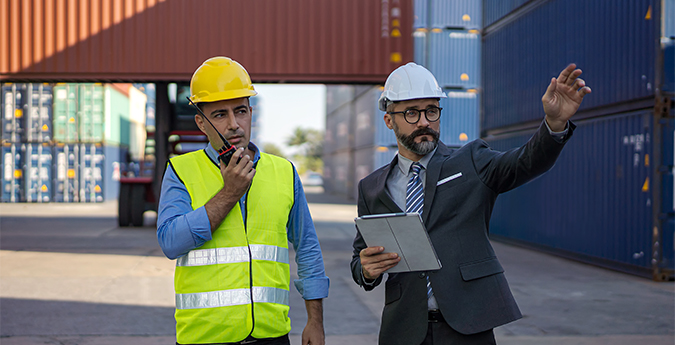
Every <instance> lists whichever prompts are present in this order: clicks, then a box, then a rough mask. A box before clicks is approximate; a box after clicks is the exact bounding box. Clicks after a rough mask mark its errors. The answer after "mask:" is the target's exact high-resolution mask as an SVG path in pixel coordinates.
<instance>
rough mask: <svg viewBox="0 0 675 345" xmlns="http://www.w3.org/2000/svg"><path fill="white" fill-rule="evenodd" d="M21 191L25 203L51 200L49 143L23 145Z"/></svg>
mask: <svg viewBox="0 0 675 345" xmlns="http://www.w3.org/2000/svg"><path fill="white" fill-rule="evenodd" d="M23 146H24V150H23V152H24V159H23V161H24V164H25V168H24V182H25V186H24V187H23V191H24V193H25V198H24V200H22V201H26V202H50V201H51V200H52V170H53V169H52V146H51V144H49V143H27V144H24V145H23Z"/></svg>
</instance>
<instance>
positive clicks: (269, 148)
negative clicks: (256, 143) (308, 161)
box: [262, 143, 286, 158]
mask: <svg viewBox="0 0 675 345" xmlns="http://www.w3.org/2000/svg"><path fill="white" fill-rule="evenodd" d="M262 150H263V152H265V153H269V154H271V155H275V156H279V157H282V158H286V156H285V155H284V152H283V151H282V150H281V148H280V147H279V146H277V145H276V144H273V143H265V144H263V149H262Z"/></svg>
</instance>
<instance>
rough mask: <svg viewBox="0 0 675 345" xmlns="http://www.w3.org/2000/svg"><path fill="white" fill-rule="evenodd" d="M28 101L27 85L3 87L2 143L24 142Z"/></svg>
mask: <svg viewBox="0 0 675 345" xmlns="http://www.w3.org/2000/svg"><path fill="white" fill-rule="evenodd" d="M28 101H29V99H28V98H27V97H26V84H13V83H6V84H3V85H2V141H7V142H11V143H20V142H23V141H24V122H25V121H24V116H25V110H26V109H25V108H26V107H27V104H26V102H28Z"/></svg>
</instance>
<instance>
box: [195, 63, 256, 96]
mask: <svg viewBox="0 0 675 345" xmlns="http://www.w3.org/2000/svg"><path fill="white" fill-rule="evenodd" d="M190 94H191V97H190V99H191V100H192V101H193V102H195V103H200V102H217V101H224V100H228V99H236V98H243V97H251V96H255V95H257V94H258V93H257V92H256V91H255V89H254V88H253V84H252V83H251V77H250V76H249V75H248V72H246V69H244V66H242V65H240V64H239V63H238V62H236V61H234V60H232V59H230V58H228V57H224V56H216V57H212V58H210V59H208V60H206V61H204V63H203V64H202V65H201V66H199V68H197V70H196V71H195V73H194V74H193V75H192V79H191V80H190Z"/></svg>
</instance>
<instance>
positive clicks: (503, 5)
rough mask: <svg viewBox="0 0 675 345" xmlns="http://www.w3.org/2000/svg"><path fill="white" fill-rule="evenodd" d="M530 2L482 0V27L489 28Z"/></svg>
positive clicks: (522, 0) (520, 0)
mask: <svg viewBox="0 0 675 345" xmlns="http://www.w3.org/2000/svg"><path fill="white" fill-rule="evenodd" d="M529 1H530V0H483V26H489V25H491V24H493V23H494V22H496V21H497V20H499V19H500V18H502V17H504V16H505V15H507V14H509V13H510V12H512V11H513V10H515V9H517V8H518V7H520V6H522V5H523V4H525V3H527V2H529Z"/></svg>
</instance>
